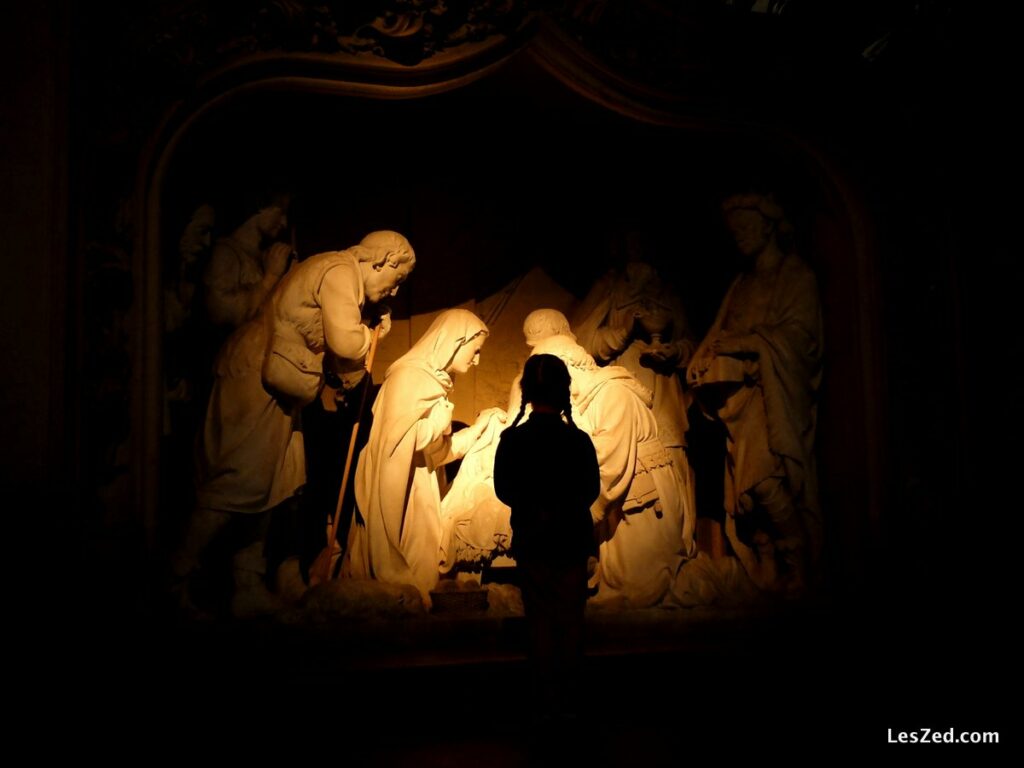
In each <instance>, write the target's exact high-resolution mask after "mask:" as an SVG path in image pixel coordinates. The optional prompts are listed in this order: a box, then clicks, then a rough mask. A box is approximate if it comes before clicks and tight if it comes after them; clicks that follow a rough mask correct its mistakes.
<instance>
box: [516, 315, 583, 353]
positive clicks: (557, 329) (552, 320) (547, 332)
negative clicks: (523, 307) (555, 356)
mask: <svg viewBox="0 0 1024 768" xmlns="http://www.w3.org/2000/svg"><path fill="white" fill-rule="evenodd" d="M523 335H524V336H525V337H526V343H527V344H528V345H529V346H531V347H533V346H536V345H537V343H538V342H540V341H542V340H543V339H546V338H548V337H550V336H568V337H569V338H571V339H573V340H575V339H576V336H575V335H574V334H573V332H572V329H571V328H570V327H569V321H568V320H567V319H566V318H565V315H563V314H562V313H561V312H559V311H558V310H557V309H535V310H533V312H531V313H530V314H528V315H527V316H526V320H524V321H523Z"/></svg>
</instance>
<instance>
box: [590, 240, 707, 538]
mask: <svg viewBox="0 0 1024 768" xmlns="http://www.w3.org/2000/svg"><path fill="white" fill-rule="evenodd" d="M618 247H620V248H621V249H622V250H623V251H624V253H622V254H620V256H621V261H622V263H621V265H620V267H619V268H617V269H613V270H612V271H611V272H609V273H608V274H606V275H604V276H603V277H601V278H600V279H598V281H597V282H596V283H595V284H594V286H593V287H592V288H591V290H590V291H589V292H588V294H587V296H586V298H584V300H583V302H582V303H581V304H580V306H579V308H578V309H577V310H576V312H575V314H574V316H573V321H572V327H573V329H574V331H575V332H576V336H577V340H578V342H579V344H580V346H582V347H583V348H584V349H586V350H587V352H588V353H590V354H591V355H593V357H594V358H595V360H596V361H597V362H598V364H599V365H620V366H622V367H624V368H625V369H626V370H627V371H629V372H630V374H632V376H633V377H634V378H635V379H636V380H637V381H638V382H639V383H640V384H642V385H643V386H644V387H646V388H647V389H648V390H650V392H651V396H652V408H653V411H654V417H655V419H656V420H657V423H658V438H659V439H660V440H661V443H662V445H664V446H665V448H666V449H668V451H669V452H670V453H671V454H672V461H673V462H674V464H675V466H676V467H677V468H678V469H679V472H680V477H681V478H682V480H683V486H684V489H683V495H682V504H683V512H682V516H683V519H684V520H685V521H686V532H685V534H684V538H685V539H686V540H687V541H692V540H693V533H694V528H695V525H696V519H697V511H696V501H695V498H694V490H693V472H692V471H691V469H690V462H689V459H688V458H687V455H686V433H687V431H688V430H689V422H688V416H687V408H688V407H689V402H690V398H689V393H687V392H684V390H683V384H682V381H681V378H680V376H681V374H682V373H683V372H684V371H685V370H686V364H687V363H688V362H689V360H690V355H691V354H692V353H693V349H694V343H693V341H692V340H691V331H690V327H689V323H688V322H687V320H686V313H685V312H684V311H683V304H682V301H681V300H680V299H679V297H678V295H676V293H675V291H674V290H673V289H672V287H671V286H670V285H669V284H668V283H667V282H665V281H664V280H662V278H661V277H660V276H659V275H658V273H657V272H656V271H655V269H654V267H653V266H651V265H650V264H649V263H648V262H646V261H645V260H644V253H643V246H642V233H640V232H638V231H631V232H627V233H625V235H624V237H623V238H622V240H621V242H620V243H619V244H618ZM691 554H692V553H691Z"/></svg>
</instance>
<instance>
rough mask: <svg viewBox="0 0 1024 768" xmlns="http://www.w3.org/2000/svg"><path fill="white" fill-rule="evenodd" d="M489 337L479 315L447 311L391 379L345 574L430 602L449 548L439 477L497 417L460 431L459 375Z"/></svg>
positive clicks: (370, 448)
mask: <svg viewBox="0 0 1024 768" xmlns="http://www.w3.org/2000/svg"><path fill="white" fill-rule="evenodd" d="M486 337H487V327H486V326H485V325H484V323H483V321H481V320H480V318H478V317H477V316H476V315H474V314H473V313H472V312H469V311H467V310H463V309H451V310H446V311H445V312H442V313H441V314H440V315H438V316H437V317H436V318H435V319H434V321H433V322H432V323H431V325H430V327H429V328H428V329H427V331H426V332H425V333H424V334H423V336H422V337H421V338H420V339H419V340H418V341H417V342H416V344H414V345H413V347H412V349H410V350H409V351H408V352H407V353H406V354H405V355H403V356H402V357H401V358H399V359H398V360H397V361H396V362H395V363H393V364H392V365H391V367H390V368H389V369H388V371H387V373H386V374H385V376H384V383H383V384H382V386H381V389H380V391H379V392H378V394H377V399H376V401H375V402H374V404H373V417H374V418H373V426H372V427H371V429H370V436H369V440H368V441H367V444H366V446H365V447H364V448H363V450H362V451H361V452H360V454H359V461H358V464H357V467H356V477H355V494H356V508H357V514H356V516H355V519H354V520H353V524H352V527H351V528H350V529H349V539H348V545H347V547H346V552H345V558H344V561H343V563H342V571H341V572H342V576H343V577H345V578H349V579H380V580H383V581H387V582H391V583H394V584H412V585H415V587H416V588H417V589H419V591H420V594H421V596H422V598H423V601H424V603H425V604H427V605H429V604H430V590H431V589H433V587H434V586H435V584H436V583H437V579H438V575H439V571H438V561H439V552H440V547H441V518H440V511H441V510H440V508H441V495H440V485H439V480H438V470H439V469H440V468H441V467H442V465H444V464H445V463H447V462H449V461H452V460H454V459H457V458H461V457H462V456H464V455H465V454H466V451H467V450H468V449H469V448H470V446H471V445H472V444H473V443H474V442H475V441H476V440H477V439H478V438H479V436H480V435H481V434H482V433H483V431H484V430H485V429H486V428H487V427H488V424H489V423H490V422H491V421H492V420H493V418H494V416H495V414H494V413H490V412H484V413H482V414H481V416H480V417H479V418H478V419H477V421H476V422H475V423H474V424H473V425H472V426H471V427H467V428H466V429H463V430H460V431H459V432H457V433H455V434H452V428H451V423H452V411H453V405H452V403H451V402H450V401H449V400H448V394H449V393H450V392H451V390H452V387H453V381H452V379H453V377H454V376H456V375H462V374H465V373H467V372H468V371H469V370H470V369H471V368H473V367H474V366H475V365H476V362H477V361H478V360H479V357H480V350H481V348H482V347H483V343H484V340H485V339H486Z"/></svg>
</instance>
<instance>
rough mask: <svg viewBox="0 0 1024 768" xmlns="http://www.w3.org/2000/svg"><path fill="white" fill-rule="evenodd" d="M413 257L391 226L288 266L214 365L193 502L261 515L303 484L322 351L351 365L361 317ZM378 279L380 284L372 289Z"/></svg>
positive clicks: (362, 341)
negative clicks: (302, 424)
mask: <svg viewBox="0 0 1024 768" xmlns="http://www.w3.org/2000/svg"><path fill="white" fill-rule="evenodd" d="M367 241H371V242H370V244H369V245H367V244H366V243H367ZM397 253H400V254H401V256H398V255H395V254H397ZM414 259H415V256H414V254H413V253H412V249H411V247H410V246H409V244H408V241H406V240H405V238H404V237H402V236H401V235H399V234H397V233H393V232H392V233H372V234H371V235H368V236H367V237H366V238H364V241H363V243H361V244H360V245H358V246H354V247H353V248H350V249H348V250H345V251H332V252H328V253H321V254H318V255H316V256H311V257H309V258H308V259H306V260H304V261H302V262H300V263H298V264H296V265H295V266H294V267H293V268H292V269H291V270H289V272H288V274H287V275H286V277H285V278H284V279H283V280H282V281H281V282H280V284H279V285H278V287H277V289H276V290H275V292H274V295H273V296H272V297H271V299H270V300H269V301H268V302H267V303H266V305H265V307H264V311H262V312H261V313H260V314H259V315H257V316H256V317H254V318H252V319H251V320H250V321H249V322H247V323H246V324H245V325H243V326H242V327H241V328H239V329H237V330H236V331H235V332H234V333H233V334H232V335H231V337H230V338H229V339H228V341H227V342H226V343H225V344H224V347H223V348H222V349H221V351H220V353H219V354H218V356H217V360H216V362H215V364H214V373H215V380H214V385H213V390H212V392H211V395H210V401H209V404H208V407H207V413H206V420H205V423H204V426H203V432H202V441H201V444H200V451H199V462H198V478H197V480H198V492H197V503H198V505H199V506H201V507H207V508H209V509H218V510H226V511H231V512H260V511H263V510H266V509H270V508H272V507H274V506H276V505H277V504H280V503H281V502H282V501H284V500H285V499H287V498H288V497H290V496H291V495H293V494H294V492H295V490H296V489H297V488H298V487H299V486H300V485H301V484H302V483H303V482H305V477H306V475H305V453H304V448H303V443H302V433H301V432H299V431H298V415H299V410H300V408H301V406H302V405H304V404H306V403H308V402H311V401H312V399H313V398H314V397H315V396H316V394H317V392H318V391H319V389H320V387H321V385H322V382H323V360H324V355H325V353H326V352H328V351H329V352H330V353H332V354H333V356H334V357H336V358H339V359H343V360H350V361H359V360H361V359H362V357H363V356H365V355H366V352H367V350H368V349H369V345H370V336H371V333H370V330H369V329H368V328H367V327H366V326H365V325H363V324H362V322H361V319H360V316H361V310H362V307H363V305H364V304H365V303H366V301H367V300H371V301H379V300H380V299H382V298H384V297H385V296H387V295H389V294H390V293H391V292H392V291H394V290H397V286H398V284H399V283H400V282H401V281H402V280H404V279H405V277H406V276H407V275H408V272H409V270H411V268H412V266H413V265H414V263H415V262H414ZM381 275H383V276H384V279H385V280H386V284H382V285H378V283H379V282H380V281H381V279H382V278H381Z"/></svg>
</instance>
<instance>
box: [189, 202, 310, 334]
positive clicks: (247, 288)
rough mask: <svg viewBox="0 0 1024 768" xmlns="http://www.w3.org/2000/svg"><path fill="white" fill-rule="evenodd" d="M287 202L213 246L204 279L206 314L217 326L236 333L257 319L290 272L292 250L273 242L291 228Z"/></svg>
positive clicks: (265, 211) (271, 207)
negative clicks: (240, 327) (250, 321)
mask: <svg viewBox="0 0 1024 768" xmlns="http://www.w3.org/2000/svg"><path fill="white" fill-rule="evenodd" d="M287 210H288V203H287V201H285V200H283V199H282V200H278V201H277V202H275V203H273V204H271V205H268V206H266V207H264V208H261V209H260V210H259V211H257V212H256V213H254V214H253V215H252V216H250V217H249V218H248V219H247V220H246V221H245V222H243V223H242V224H241V225H240V226H239V227H238V228H237V229H235V230H234V231H233V232H232V233H231V234H230V235H229V236H227V237H222V238H219V239H218V240H217V242H216V243H214V246H213V253H212V255H211V257H210V263H209V265H208V266H207V268H206V271H205V273H204V275H203V284H204V286H205V288H206V311H207V314H208V315H209V317H210V320H211V322H213V323H214V325H226V326H230V327H232V328H237V327H238V326H240V325H242V323H244V322H245V321H246V320H249V319H251V318H253V317H255V316H256V313H257V312H258V311H259V308H260V306H261V305H262V304H263V302H264V300H265V299H266V298H267V296H268V295H269V294H270V292H271V291H272V290H273V289H274V286H275V285H277V283H278V281H279V280H280V279H281V276H282V275H284V273H285V271H286V270H287V269H288V264H289V261H290V259H291V257H292V248H291V246H290V245H288V244H286V243H279V242H274V241H275V240H276V239H277V238H278V237H279V236H280V235H281V233H282V232H283V231H284V228H285V226H287V223H288V217H287Z"/></svg>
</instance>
